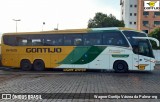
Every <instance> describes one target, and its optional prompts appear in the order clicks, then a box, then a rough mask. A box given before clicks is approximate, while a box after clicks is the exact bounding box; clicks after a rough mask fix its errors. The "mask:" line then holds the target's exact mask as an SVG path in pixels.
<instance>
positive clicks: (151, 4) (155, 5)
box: [144, 1, 160, 11]
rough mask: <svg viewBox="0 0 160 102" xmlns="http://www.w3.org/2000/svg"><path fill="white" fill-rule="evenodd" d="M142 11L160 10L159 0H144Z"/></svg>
mask: <svg viewBox="0 0 160 102" xmlns="http://www.w3.org/2000/svg"><path fill="white" fill-rule="evenodd" d="M144 11H160V2H159V1H144Z"/></svg>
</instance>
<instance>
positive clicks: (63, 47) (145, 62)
mask: <svg viewBox="0 0 160 102" xmlns="http://www.w3.org/2000/svg"><path fill="white" fill-rule="evenodd" d="M149 39H150V40H154V41H156V42H157V45H158V44H159V42H158V40H156V39H154V38H150V37H147V34H145V33H143V32H140V31H135V30H131V29H127V28H117V27H109V28H91V29H75V30H56V31H43V32H18V33H5V34H3V35H2V40H1V41H2V65H3V66H8V67H13V68H21V69H22V70H32V69H34V70H37V71H41V70H44V69H45V68H63V69H69V68H71V69H114V70H115V71H116V72H127V71H128V70H147V71H151V70H153V69H154V66H155V58H154V55H153V51H152V46H151V44H150V41H149Z"/></svg>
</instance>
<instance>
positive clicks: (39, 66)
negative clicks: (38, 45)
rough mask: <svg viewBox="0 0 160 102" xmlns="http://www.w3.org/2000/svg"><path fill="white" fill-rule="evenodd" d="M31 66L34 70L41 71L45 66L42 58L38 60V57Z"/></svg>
mask: <svg viewBox="0 0 160 102" xmlns="http://www.w3.org/2000/svg"><path fill="white" fill-rule="evenodd" d="M33 68H34V70H36V71H43V70H44V68H45V64H44V62H43V60H40V59H37V60H35V61H34V63H33Z"/></svg>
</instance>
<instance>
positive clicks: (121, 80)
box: [0, 66, 160, 102]
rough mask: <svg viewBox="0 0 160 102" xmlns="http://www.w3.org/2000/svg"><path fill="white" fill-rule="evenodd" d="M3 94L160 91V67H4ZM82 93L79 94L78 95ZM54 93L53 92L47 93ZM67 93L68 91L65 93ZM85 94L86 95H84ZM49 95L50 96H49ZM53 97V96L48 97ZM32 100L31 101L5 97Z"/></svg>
mask: <svg viewBox="0 0 160 102" xmlns="http://www.w3.org/2000/svg"><path fill="white" fill-rule="evenodd" d="M0 93H59V94H63V93H72V94H71V96H72V95H74V94H75V95H77V96H78V95H81V94H80V93H90V94H89V95H92V94H91V93H93V95H94V94H97V93H115V94H116V93H132V94H133V93H160V66H157V67H156V68H155V70H154V71H153V72H137V71H136V72H129V73H114V72H112V71H107V72H53V71H44V72H34V71H32V72H23V71H20V70H0ZM76 93H78V94H76ZM47 95H50V94H47ZM63 95H66V94H63ZM83 95H85V94H82V96H83ZM46 97H47V96H46ZM48 98H49V97H48ZM1 101H6V102H8V101H13V102H14V101H17V102H21V101H29V100H19V99H17V100H1ZM30 101H31V102H32V101H35V102H36V101H38V102H39V101H42V102H52V101H54V102H66V101H67V102H84V101H85V102H88V101H90V102H92V101H94V102H106V101H107V102H130V101H132V102H140V101H144V102H151V101H153V102H158V101H159V100H158V99H138V100H136V99H118V100H117V99H111V100H110V99H94V98H93V97H92V98H91V99H88V97H85V96H84V97H82V98H80V99H74V98H73V99H42V100H30Z"/></svg>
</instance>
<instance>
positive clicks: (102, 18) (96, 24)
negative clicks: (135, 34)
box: [88, 12, 125, 28]
mask: <svg viewBox="0 0 160 102" xmlns="http://www.w3.org/2000/svg"><path fill="white" fill-rule="evenodd" d="M124 26H125V25H124V21H119V20H117V19H116V17H115V16H113V15H112V14H110V15H109V16H108V15H107V14H103V13H101V12H98V13H96V14H95V17H94V18H93V19H89V21H88V28H100V27H124Z"/></svg>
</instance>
